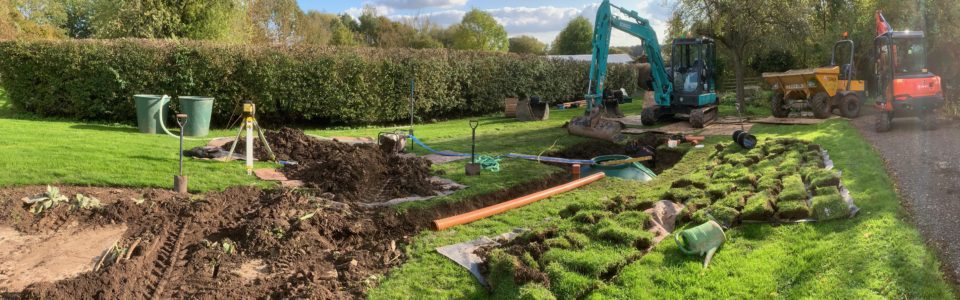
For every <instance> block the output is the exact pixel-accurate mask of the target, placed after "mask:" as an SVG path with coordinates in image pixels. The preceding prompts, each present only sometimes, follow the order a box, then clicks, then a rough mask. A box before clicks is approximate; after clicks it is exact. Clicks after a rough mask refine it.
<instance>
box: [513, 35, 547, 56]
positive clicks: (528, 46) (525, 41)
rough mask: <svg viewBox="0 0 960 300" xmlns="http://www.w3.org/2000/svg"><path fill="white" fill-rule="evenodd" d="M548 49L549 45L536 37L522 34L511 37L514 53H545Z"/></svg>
mask: <svg viewBox="0 0 960 300" xmlns="http://www.w3.org/2000/svg"><path fill="white" fill-rule="evenodd" d="M546 50H547V45H546V44H544V43H541V42H540V40H537V38H535V37H532V36H529V35H521V36H517V37H512V38H510V52H512V53H520V54H536V55H543V54H544V53H546Z"/></svg>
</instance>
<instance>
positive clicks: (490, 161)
mask: <svg viewBox="0 0 960 300" xmlns="http://www.w3.org/2000/svg"><path fill="white" fill-rule="evenodd" d="M477 163H478V164H480V167H481V168H483V169H484V170H488V171H490V172H500V157H499V156H489V155H480V156H477Z"/></svg>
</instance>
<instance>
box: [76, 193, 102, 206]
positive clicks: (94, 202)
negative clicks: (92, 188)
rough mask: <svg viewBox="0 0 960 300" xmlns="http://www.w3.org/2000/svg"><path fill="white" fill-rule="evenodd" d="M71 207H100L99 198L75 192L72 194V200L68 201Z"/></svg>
mask: <svg viewBox="0 0 960 300" xmlns="http://www.w3.org/2000/svg"><path fill="white" fill-rule="evenodd" d="M70 204H71V209H90V208H100V206H101V204H100V199H97V198H94V197H90V196H84V195H83V194H77V195H75V196H74V200H73V201H71V202H70Z"/></svg>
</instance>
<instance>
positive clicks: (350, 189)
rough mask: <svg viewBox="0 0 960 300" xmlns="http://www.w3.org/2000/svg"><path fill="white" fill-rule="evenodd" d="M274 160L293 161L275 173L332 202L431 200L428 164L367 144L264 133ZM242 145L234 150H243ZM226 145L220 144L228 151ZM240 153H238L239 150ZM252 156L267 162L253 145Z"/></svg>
mask: <svg viewBox="0 0 960 300" xmlns="http://www.w3.org/2000/svg"><path fill="white" fill-rule="evenodd" d="M264 135H265V136H266V139H267V142H268V143H270V147H271V149H272V150H273V152H274V154H275V155H276V157H277V159H279V160H284V161H296V162H297V164H296V165H290V166H285V167H283V168H281V169H280V170H281V172H283V173H284V174H286V175H287V177H288V178H290V179H297V180H302V181H303V182H304V183H306V184H307V186H308V187H312V188H317V189H320V190H321V191H323V192H329V193H333V194H334V197H336V200H337V201H350V202H357V201H359V202H381V201H384V200H388V199H393V198H399V197H404V196H410V195H417V196H432V195H433V190H434V187H433V184H431V182H430V176H431V171H430V161H429V160H426V159H423V158H418V157H409V156H399V155H391V154H388V153H385V152H383V151H380V149H378V148H377V146H376V145H373V144H358V145H350V144H345V143H338V142H333V141H322V140H319V139H315V138H311V137H310V136H307V135H306V134H304V133H303V131H301V130H299V129H293V128H286V127H284V128H281V129H279V130H268V131H266V132H265V133H264ZM244 144H245V143H244V142H243V141H241V142H239V143H237V149H238V150H241V149H244ZM231 145H232V144H229V143H228V144H227V145H224V146H223V147H224V148H226V149H229V148H230V146H231ZM239 152H240V153H243V151H242V150H241V151H239ZM254 152H256V153H255V156H256V158H257V159H259V160H268V159H269V154H268V153H267V152H266V148H265V147H262V146H261V145H260V142H259V141H258V140H255V142H254Z"/></svg>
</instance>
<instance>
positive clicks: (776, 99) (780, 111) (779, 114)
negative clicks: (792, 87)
mask: <svg viewBox="0 0 960 300" xmlns="http://www.w3.org/2000/svg"><path fill="white" fill-rule="evenodd" d="M785 102H786V101H785V100H783V94H781V93H774V94H773V98H772V99H770V106H771V107H770V111H771V112H772V113H773V116H774V117H775V118H786V117H787V116H788V115H790V109H789V108H786V107H784V105H785V104H786V103H785Z"/></svg>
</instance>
